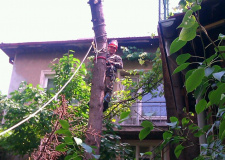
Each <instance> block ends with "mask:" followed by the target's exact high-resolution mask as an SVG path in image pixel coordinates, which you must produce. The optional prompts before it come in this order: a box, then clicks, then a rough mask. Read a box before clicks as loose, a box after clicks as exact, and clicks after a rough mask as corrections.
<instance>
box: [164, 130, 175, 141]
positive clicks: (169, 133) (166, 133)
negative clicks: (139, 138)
mask: <svg viewBox="0 0 225 160" xmlns="http://www.w3.org/2000/svg"><path fill="white" fill-rule="evenodd" d="M172 135H173V133H171V132H169V131H165V132H164V133H163V140H168V139H170V138H171V137H172Z"/></svg>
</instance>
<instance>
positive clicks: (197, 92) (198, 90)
mask: <svg viewBox="0 0 225 160" xmlns="http://www.w3.org/2000/svg"><path fill="white" fill-rule="evenodd" d="M208 86H209V83H208V82H205V83H204V84H201V85H199V86H198V87H197V88H196V90H195V92H194V97H195V99H198V98H200V97H201V96H202V95H203V94H205V92H206V88H207V87H208Z"/></svg>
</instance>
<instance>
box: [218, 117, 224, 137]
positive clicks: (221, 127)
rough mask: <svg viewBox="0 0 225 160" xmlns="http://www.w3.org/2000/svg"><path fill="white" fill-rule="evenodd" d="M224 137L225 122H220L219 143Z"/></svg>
mask: <svg viewBox="0 0 225 160" xmlns="http://www.w3.org/2000/svg"><path fill="white" fill-rule="evenodd" d="M224 137H225V121H222V122H220V127H219V138H220V139H221V141H223V140H224Z"/></svg>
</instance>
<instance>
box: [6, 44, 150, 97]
mask: <svg viewBox="0 0 225 160" xmlns="http://www.w3.org/2000/svg"><path fill="white" fill-rule="evenodd" d="M64 53H66V50H65V49H64V50H61V51H57V50H56V51H49V49H48V50H47V49H40V48H39V49H36V50H35V49H30V48H29V49H27V50H22V51H20V52H18V53H16V55H15V59H14V64H13V70H12V76H11V81H10V86H9V93H10V92H12V91H14V90H17V89H18V87H19V85H20V83H21V82H22V81H26V82H27V83H32V84H33V86H36V85H37V84H40V76H41V71H42V70H51V69H50V68H49V64H50V62H51V61H52V60H53V59H55V58H61V57H62V56H63V54H64ZM85 54H86V50H84V49H81V50H76V52H75V53H74V56H75V57H76V58H79V59H83V57H84V55H85ZM90 54H92V55H93V52H91V53H90ZM118 54H120V55H121V52H120V51H118ZM150 68H151V64H150V63H148V64H147V65H142V66H141V65H139V63H138V61H127V60H125V61H124V69H126V70H130V69H150Z"/></svg>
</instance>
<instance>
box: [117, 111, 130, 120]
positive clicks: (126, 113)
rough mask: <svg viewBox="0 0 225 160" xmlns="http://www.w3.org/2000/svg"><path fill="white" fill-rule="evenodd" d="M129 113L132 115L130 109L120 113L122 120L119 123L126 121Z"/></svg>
mask: <svg viewBox="0 0 225 160" xmlns="http://www.w3.org/2000/svg"><path fill="white" fill-rule="evenodd" d="M129 115H130V111H128V112H122V113H121V115H120V121H119V123H122V122H123V121H125V120H126V119H128V118H129Z"/></svg>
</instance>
